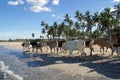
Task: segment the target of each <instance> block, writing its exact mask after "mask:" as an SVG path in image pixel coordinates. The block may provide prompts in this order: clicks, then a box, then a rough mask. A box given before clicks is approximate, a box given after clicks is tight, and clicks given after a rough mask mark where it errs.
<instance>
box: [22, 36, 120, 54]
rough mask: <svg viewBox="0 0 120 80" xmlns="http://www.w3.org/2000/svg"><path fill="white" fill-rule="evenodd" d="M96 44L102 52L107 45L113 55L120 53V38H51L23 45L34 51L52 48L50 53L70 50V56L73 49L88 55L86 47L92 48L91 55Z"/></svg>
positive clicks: (27, 49) (26, 48)
mask: <svg viewBox="0 0 120 80" xmlns="http://www.w3.org/2000/svg"><path fill="white" fill-rule="evenodd" d="M94 45H98V46H100V52H101V49H102V53H103V54H104V52H105V47H106V52H107V49H108V48H110V49H111V55H113V53H114V52H116V53H117V55H118V56H119V55H120V41H119V40H114V41H113V40H112V41H110V40H109V39H105V38H101V39H91V40H89V39H87V40H81V39H79V40H71V41H67V40H51V41H41V42H36V41H30V42H23V43H22V46H23V48H24V49H25V50H26V51H29V50H30V49H32V51H33V52H35V51H36V52H38V50H40V51H41V52H42V51H43V47H44V48H46V50H48V49H50V53H53V49H54V52H55V51H57V53H65V52H66V51H67V50H69V56H70V55H73V54H72V52H73V50H78V53H79V54H81V55H84V56H86V53H85V48H89V49H90V55H92V52H93V51H95V50H94V47H93V46H94Z"/></svg>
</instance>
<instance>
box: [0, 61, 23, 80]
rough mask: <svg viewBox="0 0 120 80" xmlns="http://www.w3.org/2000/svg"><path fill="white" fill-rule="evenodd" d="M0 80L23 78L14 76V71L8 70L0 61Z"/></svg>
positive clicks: (18, 79) (19, 79) (20, 79)
mask: <svg viewBox="0 0 120 80" xmlns="http://www.w3.org/2000/svg"><path fill="white" fill-rule="evenodd" d="M0 79H2V80H23V77H21V76H19V75H18V74H15V73H14V71H12V70H9V67H8V66H5V64H4V62H3V61H0Z"/></svg>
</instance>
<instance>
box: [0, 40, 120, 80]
mask: <svg viewBox="0 0 120 80" xmlns="http://www.w3.org/2000/svg"><path fill="white" fill-rule="evenodd" d="M21 44H22V43H21V42H0V46H9V47H12V48H14V49H17V50H23V48H22V46H21ZM94 48H95V52H93V56H92V57H90V56H88V57H86V59H84V58H82V59H81V58H78V57H77V58H76V59H75V60H74V59H73V62H69V61H68V62H67V61H66V62H65V60H64V59H62V60H54V64H49V65H45V66H42V67H43V68H52V69H60V70H64V71H65V72H66V73H69V74H73V75H76V74H81V75H84V76H91V77H100V76H102V77H107V78H108V79H117V80H120V71H119V70H120V68H119V66H120V59H119V58H116V54H115V55H114V56H113V57H111V56H110V58H108V56H109V55H110V53H111V51H110V50H109V51H108V52H106V53H105V55H101V54H102V53H100V52H99V47H98V46H94ZM85 51H86V53H87V54H88V55H89V49H88V48H86V49H85ZM46 54H49V53H48V52H47V53H46ZM65 59H66V58H65ZM74 61H75V62H74ZM38 67H39V66H38ZM40 68H41V67H40Z"/></svg>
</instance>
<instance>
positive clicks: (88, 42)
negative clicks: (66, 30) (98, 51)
mask: <svg viewBox="0 0 120 80" xmlns="http://www.w3.org/2000/svg"><path fill="white" fill-rule="evenodd" d="M84 41H85V48H89V49H90V56H92V52H93V51H94V48H93V44H94V40H93V39H85V40H84Z"/></svg>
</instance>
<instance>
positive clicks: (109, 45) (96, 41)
mask: <svg viewBox="0 0 120 80" xmlns="http://www.w3.org/2000/svg"><path fill="white" fill-rule="evenodd" d="M94 44H96V45H98V46H100V52H101V49H102V50H103V55H104V52H105V51H104V50H105V49H104V47H106V52H107V49H108V48H110V49H111V50H112V48H113V43H112V42H110V40H108V39H105V38H101V39H94ZM112 53H113V51H112Z"/></svg>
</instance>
